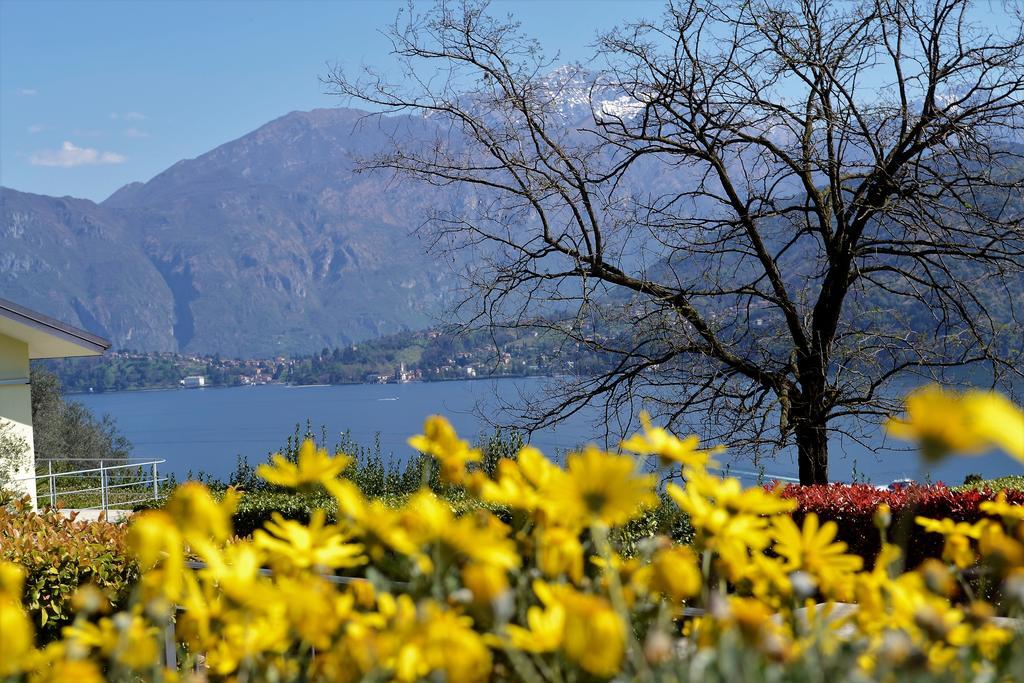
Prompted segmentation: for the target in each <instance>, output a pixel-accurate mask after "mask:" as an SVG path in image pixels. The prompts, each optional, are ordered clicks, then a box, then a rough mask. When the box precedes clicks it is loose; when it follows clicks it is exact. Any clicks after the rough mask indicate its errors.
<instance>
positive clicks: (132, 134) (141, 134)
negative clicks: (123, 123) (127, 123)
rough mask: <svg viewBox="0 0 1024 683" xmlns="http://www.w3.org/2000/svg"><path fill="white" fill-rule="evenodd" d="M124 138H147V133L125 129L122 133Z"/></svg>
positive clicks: (135, 129)
mask: <svg viewBox="0 0 1024 683" xmlns="http://www.w3.org/2000/svg"><path fill="white" fill-rule="evenodd" d="M122 132H123V133H124V136H125V137H126V138H148V137H149V133H147V132H146V131H144V130H140V129H138V128H125V129H124V130H123V131H122Z"/></svg>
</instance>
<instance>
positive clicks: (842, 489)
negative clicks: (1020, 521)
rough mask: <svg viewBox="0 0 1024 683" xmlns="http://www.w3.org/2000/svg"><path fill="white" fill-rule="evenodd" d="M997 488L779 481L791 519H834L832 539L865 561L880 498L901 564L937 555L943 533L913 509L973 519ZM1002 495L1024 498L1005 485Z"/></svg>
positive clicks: (875, 539) (874, 549)
mask: <svg viewBox="0 0 1024 683" xmlns="http://www.w3.org/2000/svg"><path fill="white" fill-rule="evenodd" d="M998 490H999V489H994V488H992V487H985V488H983V489H981V490H978V489H972V488H966V489H953V488H949V487H947V486H944V485H942V484H934V485H930V486H921V485H910V486H902V487H899V488H896V489H894V490H888V489H877V488H875V487H874V486H871V485H868V484H853V485H847V484H827V485H817V486H799V485H795V484H790V485H786V486H784V487H782V495H783V497H785V498H793V499H796V500H797V502H798V504H799V507H798V508H797V510H796V511H795V512H794V513H793V519H794V520H796V522H797V524H803V520H804V517H806V516H807V514H808V513H811V512H813V513H816V514H817V515H818V518H819V519H820V520H821V521H822V522H824V521H828V520H831V521H834V522H835V523H836V524H837V525H838V527H839V530H838V534H837V536H838V539H839V540H841V541H844V542H845V543H846V544H847V546H849V549H850V552H852V553H856V554H857V555H860V556H861V557H863V558H864V560H865V562H867V563H869V564H870V563H871V562H873V560H874V558H875V557H876V556H877V554H878V551H879V548H880V545H881V536H880V533H879V530H878V528H877V527H876V526H875V521H874V515H875V511H876V510H877V509H878V506H879V505H881V504H882V503H885V504H886V505H888V506H889V509H890V510H891V513H892V523H891V525H890V527H889V530H888V540H889V541H890V542H893V543H897V544H899V545H900V546H902V547H903V548H904V550H905V552H906V562H907V567H916V566H917V565H918V564H920V563H921V562H922V561H923V560H925V559H927V558H929V557H941V556H942V546H943V538H942V536H940V535H939V534H935V533H929V532H925V531H924V530H923V529H922V528H921V527H920V526H919V525H918V524H916V523H914V518H915V517H917V516H918V515H921V516H924V517H930V518H933V519H943V518H947V517H948V518H949V519H951V520H953V521H956V522H969V523H970V522H975V521H977V520H978V519H980V518H982V517H983V516H985V515H984V513H982V512H981V511H979V510H978V505H979V504H980V503H981V502H983V501H986V500H992V499H994V498H995V497H996V492H997V491H998ZM1006 498H1007V500H1008V501H1009V502H1011V503H1016V504H1024V491H1021V490H1018V489H1008V490H1007V491H1006Z"/></svg>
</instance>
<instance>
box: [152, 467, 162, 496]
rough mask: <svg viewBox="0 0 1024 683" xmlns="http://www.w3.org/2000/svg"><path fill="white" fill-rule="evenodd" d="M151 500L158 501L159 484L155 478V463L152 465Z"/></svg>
mask: <svg viewBox="0 0 1024 683" xmlns="http://www.w3.org/2000/svg"><path fill="white" fill-rule="evenodd" d="M153 500H160V483H159V481H158V480H157V476H156V463H155V462H154V463H153Z"/></svg>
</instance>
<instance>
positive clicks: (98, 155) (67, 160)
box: [28, 141, 127, 168]
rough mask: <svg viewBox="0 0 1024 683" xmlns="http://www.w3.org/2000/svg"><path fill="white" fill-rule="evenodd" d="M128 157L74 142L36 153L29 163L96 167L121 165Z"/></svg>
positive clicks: (63, 166)
mask: <svg viewBox="0 0 1024 683" xmlns="http://www.w3.org/2000/svg"><path fill="white" fill-rule="evenodd" d="M125 161H127V157H125V156H124V155H123V154H118V153H117V152H101V151H100V150H98V149H92V148H90V147H78V146H77V145H75V144H74V143H73V142H67V141H65V142H64V144H63V145H61V148H60V149H56V150H43V151H41V152H35V153H33V154H32V156H30V157H29V159H28V162H29V163H30V164H32V165H33V166H60V167H62V168H72V167H74V166H95V165H97V164H121V163H124V162H125Z"/></svg>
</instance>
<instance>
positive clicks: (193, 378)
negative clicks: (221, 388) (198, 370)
mask: <svg viewBox="0 0 1024 683" xmlns="http://www.w3.org/2000/svg"><path fill="white" fill-rule="evenodd" d="M181 386H183V387H185V388H186V389H201V388H202V387H205V386H206V378H205V377H203V376H202V375H189V376H188V377H186V378H185V379H183V380H181Z"/></svg>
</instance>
